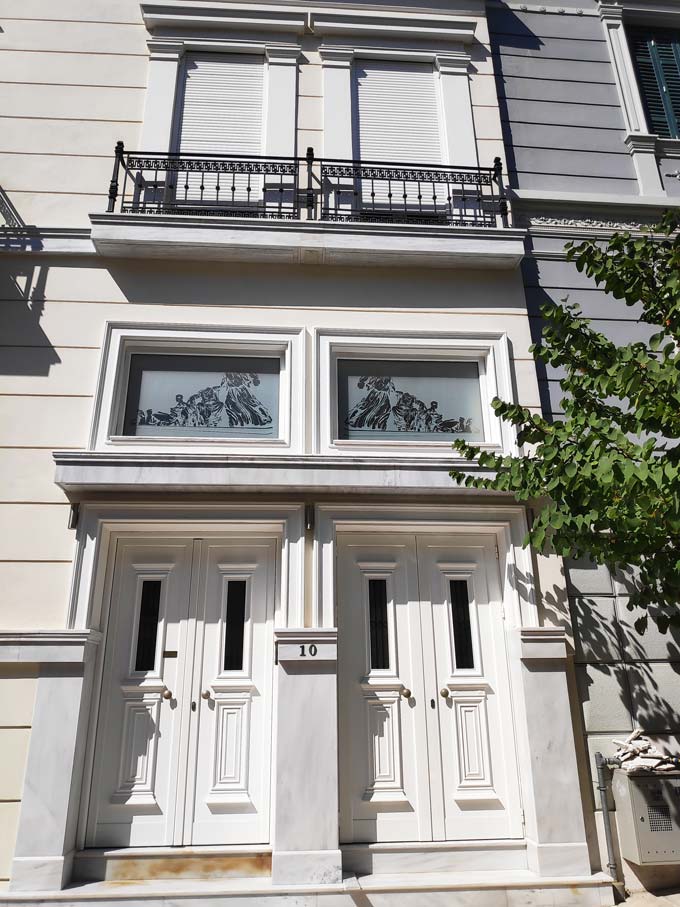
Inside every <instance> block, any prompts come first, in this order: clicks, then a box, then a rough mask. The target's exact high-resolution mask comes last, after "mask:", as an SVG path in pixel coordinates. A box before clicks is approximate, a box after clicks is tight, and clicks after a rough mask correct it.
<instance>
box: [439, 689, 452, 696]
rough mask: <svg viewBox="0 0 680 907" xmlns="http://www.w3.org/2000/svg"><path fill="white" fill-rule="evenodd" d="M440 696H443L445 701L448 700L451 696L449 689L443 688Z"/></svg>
mask: <svg viewBox="0 0 680 907" xmlns="http://www.w3.org/2000/svg"><path fill="white" fill-rule="evenodd" d="M439 695H440V696H442V697H443V698H444V699H448V698H449V696H450V695H451V693H450V691H449V688H448V687H442V688H441V690H440V691H439Z"/></svg>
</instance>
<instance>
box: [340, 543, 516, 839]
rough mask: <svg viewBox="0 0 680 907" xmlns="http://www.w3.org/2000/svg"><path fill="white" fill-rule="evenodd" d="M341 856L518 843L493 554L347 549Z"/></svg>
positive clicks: (343, 549)
mask: <svg viewBox="0 0 680 907" xmlns="http://www.w3.org/2000/svg"><path fill="white" fill-rule="evenodd" d="M337 573H338V625H339V689H340V741H341V747H342V750H341V754H340V765H341V800H340V803H341V807H340V812H341V838H342V840H343V842H345V843H350V842H362V841H363V842H388V841H393V842H397V841H453V840H469V839H488V838H499V837H519V836H521V834H522V826H521V819H520V816H521V813H520V803H519V787H518V778H517V765H516V757H515V751H514V740H513V729H512V718H511V703H510V697H509V683H508V669H507V661H506V656H505V644H504V631H503V609H502V598H501V588H500V579H499V573H498V566H497V562H496V549H495V543H494V541H492V540H490V539H488V538H486V537H484V536H474V537H473V536H466V537H465V538H457V537H453V536H446V537H439V536H429V535H427V534H422V535H418V536H417V537H416V536H414V535H410V534H407V533H394V534H391V535H384V536H381V537H380V542H379V543H376V541H375V537H367V536H362V535H358V534H349V533H346V534H341V535H340V536H339V537H338V571H337Z"/></svg>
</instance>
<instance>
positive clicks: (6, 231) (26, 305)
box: [0, 187, 61, 375]
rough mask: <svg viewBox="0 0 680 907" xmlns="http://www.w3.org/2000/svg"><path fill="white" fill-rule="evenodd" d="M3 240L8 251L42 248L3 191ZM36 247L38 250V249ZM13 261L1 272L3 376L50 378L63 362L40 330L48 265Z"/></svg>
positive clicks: (0, 231)
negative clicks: (53, 369) (46, 376)
mask: <svg viewBox="0 0 680 907" xmlns="http://www.w3.org/2000/svg"><path fill="white" fill-rule="evenodd" d="M0 218H2V220H3V224H2V226H0V239H1V241H2V242H1V244H2V247H3V248H4V249H5V251H8V252H12V251H17V252H20V251H23V250H25V249H26V248H27V247H28V246H29V245H30V247H31V248H32V250H33V251H39V248H40V246H41V243H40V239H39V237H38V235H37V233H38V231H37V228H35V227H31V226H28V225H27V224H26V223H24V221H23V220H22V218H21V215H20V214H19V212H18V211H17V209H16V208H15V207H14V205H13V204H12V202H11V200H10V198H9V197H8V195H7V193H6V192H5V191H4V189H2V187H0ZM36 244H38V248H37V249H36ZM14 261H15V262H16V264H14V263H13V262H12V261H11V260H10V259H8V260H7V262H6V264H5V266H4V267H3V268H2V269H1V270H0V344H1V346H0V374H1V375H47V374H49V371H50V368H51V367H52V366H53V365H56V364H57V363H58V362H61V359H60V358H59V355H58V353H57V351H56V350H55V349H54V347H53V346H52V344H51V343H50V341H49V338H48V337H47V335H46V334H45V332H44V331H43V329H42V327H41V326H40V319H41V318H42V314H43V310H44V308H45V287H46V285H47V274H48V271H49V268H48V266H47V265H43V264H36V263H35V262H32V261H30V260H28V259H25V260H24V259H15V260H14Z"/></svg>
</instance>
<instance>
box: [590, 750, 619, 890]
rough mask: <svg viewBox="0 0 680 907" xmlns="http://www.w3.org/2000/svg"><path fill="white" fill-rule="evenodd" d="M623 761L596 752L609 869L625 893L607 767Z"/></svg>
mask: <svg viewBox="0 0 680 907" xmlns="http://www.w3.org/2000/svg"><path fill="white" fill-rule="evenodd" d="M620 764H621V763H620V762H619V760H618V759H608V758H606V757H605V756H603V755H602V753H595V766H596V768H597V789H598V790H599V792H600V804H601V806H602V820H603V824H604V839H605V843H606V845H607V869H608V870H609V875H610V876H611V877H612V879H613V880H614V887H615V888H617V889H618V890H619V892H620V893H621V894H623V893H624V890H625V889H624V885H623V882H622V881H621V880H620V879H619V873H618V869H617V866H616V857H615V856H614V840H613V838H612V824H611V814H610V811H609V802H608V800H607V768H608V767H609V766H618V765H620Z"/></svg>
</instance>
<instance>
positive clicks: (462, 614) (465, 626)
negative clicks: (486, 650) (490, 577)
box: [450, 579, 475, 668]
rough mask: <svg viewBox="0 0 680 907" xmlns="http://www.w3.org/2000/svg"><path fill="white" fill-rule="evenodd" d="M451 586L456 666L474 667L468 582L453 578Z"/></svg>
mask: <svg viewBox="0 0 680 907" xmlns="http://www.w3.org/2000/svg"><path fill="white" fill-rule="evenodd" d="M450 586H451V616H452V619H453V646H454V651H455V656H456V668H474V666H475V655H474V649H473V646H472V627H471V625H470V598H469V595H468V584H467V582H466V581H465V580H461V579H452V580H451V581H450Z"/></svg>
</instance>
